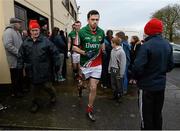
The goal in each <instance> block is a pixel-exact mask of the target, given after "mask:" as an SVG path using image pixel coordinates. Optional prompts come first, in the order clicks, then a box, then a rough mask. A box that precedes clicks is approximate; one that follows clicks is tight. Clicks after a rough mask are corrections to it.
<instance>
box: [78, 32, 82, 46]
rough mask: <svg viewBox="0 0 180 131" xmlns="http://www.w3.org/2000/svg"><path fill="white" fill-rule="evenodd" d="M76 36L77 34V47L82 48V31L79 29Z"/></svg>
mask: <svg viewBox="0 0 180 131" xmlns="http://www.w3.org/2000/svg"><path fill="white" fill-rule="evenodd" d="M78 36H79V46H78V47H79V48H81V49H82V46H83V45H82V43H83V42H82V41H83V36H82V31H81V30H80V31H79V33H78Z"/></svg>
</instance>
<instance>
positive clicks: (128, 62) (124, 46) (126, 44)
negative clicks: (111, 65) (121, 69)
mask: <svg viewBox="0 0 180 131" xmlns="http://www.w3.org/2000/svg"><path fill="white" fill-rule="evenodd" d="M121 46H122V47H123V49H124V52H125V54H126V67H127V68H128V67H129V65H130V62H131V59H130V50H131V48H130V45H129V44H128V41H124V40H123V41H122V42H121Z"/></svg>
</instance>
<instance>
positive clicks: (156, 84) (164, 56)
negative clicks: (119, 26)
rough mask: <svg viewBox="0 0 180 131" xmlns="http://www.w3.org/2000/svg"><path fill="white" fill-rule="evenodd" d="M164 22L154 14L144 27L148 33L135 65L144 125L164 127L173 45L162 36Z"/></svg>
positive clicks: (142, 123) (145, 127) (134, 70)
mask: <svg viewBox="0 0 180 131" xmlns="http://www.w3.org/2000/svg"><path fill="white" fill-rule="evenodd" d="M162 32H163V23H162V21H160V20H158V19H157V18H152V19H151V20H150V21H149V22H148V23H147V24H146V25H145V27H144V33H145V34H146V35H148V37H146V38H145V42H144V44H143V45H142V46H141V47H140V50H139V53H138V54H137V58H136V60H135V62H134V65H133V74H134V76H135V77H136V78H137V85H138V87H139V109H140V116H141V129H148V130H153V129H155V130H161V129H162V108H163V103H164V92H165V87H166V73H167V72H170V71H171V70H172V69H173V67H174V63H173V54H172V46H171V45H170V44H169V42H168V41H167V40H165V39H164V38H163V37H162V35H161V34H162Z"/></svg>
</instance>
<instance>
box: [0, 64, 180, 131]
mask: <svg viewBox="0 0 180 131" xmlns="http://www.w3.org/2000/svg"><path fill="white" fill-rule="evenodd" d="M68 74H69V75H68V80H67V81H66V82H64V83H60V84H58V85H56V86H55V87H56V89H57V98H58V101H57V104H56V105H54V106H52V105H49V104H48V103H46V102H43V108H42V109H41V110H40V111H39V112H38V113H36V114H32V113H30V112H29V111H28V110H29V107H30V101H31V93H28V94H27V95H26V96H25V97H24V98H21V99H17V98H12V97H9V96H7V95H4V94H5V93H4V92H1V93H0V94H3V95H1V99H3V104H6V105H7V106H8V109H6V110H4V111H1V112H0V116H1V117H0V127H1V129H139V124H140V121H139V113H138V108H137V95H136V88H135V87H132V88H131V90H130V94H129V95H128V96H125V97H124V98H123V103H121V104H117V103H115V102H113V101H111V100H109V98H110V96H111V95H110V94H111V90H110V89H106V90H103V89H101V88H99V89H98V96H97V99H96V103H95V107H96V108H95V111H96V116H97V121H96V122H95V123H92V122H91V121H89V120H88V119H87V118H86V116H85V107H86V103H87V92H88V91H87V90H85V91H84V97H83V104H82V105H79V101H78V98H77V92H76V88H75V86H76V83H75V82H74V81H73V80H72V78H71V77H70V76H71V75H70V74H71V72H68ZM179 74H180V67H178V68H176V69H174V70H173V71H172V72H171V73H170V74H168V82H167V90H166V98H165V105H164V110H163V115H164V126H163V129H180V124H179V122H180V111H179V109H180V75H179ZM46 99H47V97H46Z"/></svg>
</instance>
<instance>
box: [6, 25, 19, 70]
mask: <svg viewBox="0 0 180 131" xmlns="http://www.w3.org/2000/svg"><path fill="white" fill-rule="evenodd" d="M3 44H4V47H5V50H6V56H7V61H8V64H9V68H16V66H17V55H18V50H19V48H20V46H21V44H22V37H21V34H20V33H19V31H16V30H15V29H14V24H10V25H9V26H7V27H6V29H5V30H4V33H3Z"/></svg>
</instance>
